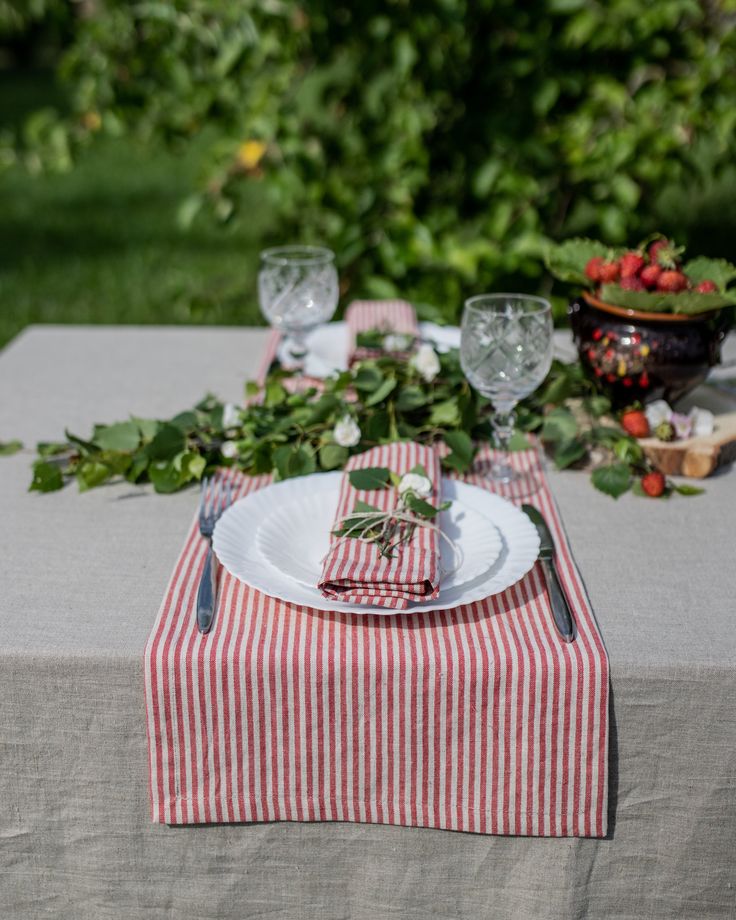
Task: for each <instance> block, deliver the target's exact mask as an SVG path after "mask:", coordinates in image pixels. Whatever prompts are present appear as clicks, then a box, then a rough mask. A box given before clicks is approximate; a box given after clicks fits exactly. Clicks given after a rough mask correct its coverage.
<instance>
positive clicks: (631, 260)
mask: <svg viewBox="0 0 736 920" xmlns="http://www.w3.org/2000/svg"><path fill="white" fill-rule="evenodd" d="M619 264H620V265H621V277H622V278H633V277H634V275H638V274H639V272H640V271H641V270H642V268H643V267H644V256H643V255H642V254H641V253H640V252H625V253H624V254H623V255H622V256H621V259H620V263H619Z"/></svg>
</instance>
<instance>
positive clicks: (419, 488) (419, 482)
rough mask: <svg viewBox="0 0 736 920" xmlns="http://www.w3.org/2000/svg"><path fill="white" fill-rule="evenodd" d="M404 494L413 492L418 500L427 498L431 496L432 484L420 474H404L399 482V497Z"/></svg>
mask: <svg viewBox="0 0 736 920" xmlns="http://www.w3.org/2000/svg"><path fill="white" fill-rule="evenodd" d="M404 492H413V493H414V494H415V495H418V496H419V497H420V498H429V496H430V495H431V494H432V483H431V481H430V480H429V479H428V478H427V477H426V476H422V475H421V474H420V473H404V475H403V476H402V477H401V479H400V480H399V495H403V494H404Z"/></svg>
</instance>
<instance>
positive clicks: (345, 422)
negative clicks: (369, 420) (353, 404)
mask: <svg viewBox="0 0 736 920" xmlns="http://www.w3.org/2000/svg"><path fill="white" fill-rule="evenodd" d="M360 435H361V432H360V428H359V427H358V425H357V423H356V422H355V421H354V420H353V419H352V418H351V417H350V416H349V415H343V417H342V418H341V419H340V421H339V422H338V423H337V424H336V425H335V427H334V428H333V430H332V439H333V440H334V442H335V444H339V445H340V447H355V445H356V444H359V443H360Z"/></svg>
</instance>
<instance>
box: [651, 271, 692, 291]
mask: <svg viewBox="0 0 736 920" xmlns="http://www.w3.org/2000/svg"><path fill="white" fill-rule="evenodd" d="M686 287H687V278H686V277H685V275H683V273H682V272H678V271H669V270H668V271H665V272H662V274H661V275H660V276H659V278H658V279H657V290H658V291H667V292H668V293H670V294H677V293H678V291H684V290H685V288H686Z"/></svg>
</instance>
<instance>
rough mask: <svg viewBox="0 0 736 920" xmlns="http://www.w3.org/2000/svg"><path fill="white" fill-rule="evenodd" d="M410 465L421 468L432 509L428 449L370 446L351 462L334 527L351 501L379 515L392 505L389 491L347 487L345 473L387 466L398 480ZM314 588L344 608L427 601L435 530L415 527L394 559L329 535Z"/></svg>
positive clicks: (436, 581) (433, 590)
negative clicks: (325, 552) (363, 503)
mask: <svg viewBox="0 0 736 920" xmlns="http://www.w3.org/2000/svg"><path fill="white" fill-rule="evenodd" d="M415 466H421V467H423V468H424V469H425V470H426V472H427V476H428V477H429V479H430V481H431V482H432V486H433V493H432V498H431V499H430V501H431V503H432V504H433V505H435V506H436V505H437V504H438V503H439V501H440V494H439V489H440V483H441V474H440V461H439V457H438V456H437V453H436V451H435V450H434V448H432V447H426V446H424V445H422V444H416V443H414V442H411V441H406V442H396V443H393V444H385V445H381V446H380V447H374V448H372V449H371V450H368V451H366V452H365V453H362V454H358V456H356V457H351V459H350V460H349V462H348V465H347V466H346V468H345V469H346V473H345V475H344V476H343V479H342V484H341V487H340V496H339V499H338V504H337V512H336V515H335V528H337V526H338V525H339V524H340V523H341V522H342V521H343V520H344V518H345V517H346V515H349V514H350V513H351V512H352V511H353V509H354V507H355V502H356V501H358V500H360V501H363V502H366V503H368V504H370V505H373V506H374V507H376V508H378V509H379V510H380V511H390V510H392V509H393V508H394V507H395V506H396V502H397V500H398V496H397V493H396V490H395V489H372V490H367V491H366V490H361V489H356V488H353V486H352V485H351V484H350V479H349V476H348V473H349V472H350V471H351V470H364V469H368V468H369V467H388V469H390V470H391V471H392V472H394V473H397V474H398V475H399V476H403V475H404V473H408V472H409V471H410V470H412V469H413V468H414V467H415ZM331 542H332V547H331V549H330V552H329V553H328V555H327V558H326V559H325V564H324V567H323V570H322V578H321V579H320V582H319V587H320V589H321V590H322V593H323V594H324V596H325V597H328V598H331V599H332V600H338V601H343V602H345V603H355V604H372V605H374V606H376V607H390V608H393V609H395V610H405V609H406V608H407V607H408V606H409V603H410V602H411V601H419V600H431V599H433V598H435V597H437V596H438V594H439V590H440V572H439V562H440V547H439V536H438V534H437V531H436V530H430V529H428V528H426V527H417V528H416V530H415V531H414V534H413V535H412V537H411V539H410V540H409V541H408V542H407V543H405V544H404V545H403V546H402V547H400V548H398V549H397V550H396V555H395V557H394V558H387V557H384V556H381V554H380V553H379V551H378V548H377V547H376V545H375V544H374V543H367V542H365V541H363V540H358V539H354V538H350V537H348V538H340V537H336V536H334V535H333V537H332V541H331Z"/></svg>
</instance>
